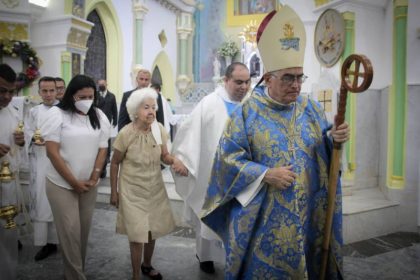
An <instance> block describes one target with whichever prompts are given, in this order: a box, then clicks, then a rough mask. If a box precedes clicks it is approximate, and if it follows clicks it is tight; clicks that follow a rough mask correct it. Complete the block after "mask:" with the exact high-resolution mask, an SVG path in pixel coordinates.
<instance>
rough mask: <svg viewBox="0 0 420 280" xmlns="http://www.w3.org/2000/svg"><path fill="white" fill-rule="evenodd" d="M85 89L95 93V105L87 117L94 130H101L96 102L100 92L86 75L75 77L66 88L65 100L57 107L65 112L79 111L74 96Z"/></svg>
mask: <svg viewBox="0 0 420 280" xmlns="http://www.w3.org/2000/svg"><path fill="white" fill-rule="evenodd" d="M84 88H92V89H93V92H94V97H93V104H92V107H90V109H89V111H88V113H87V115H88V116H89V120H90V124H91V125H92V127H93V128H94V129H96V128H101V124H100V122H99V118H98V115H97V113H96V102H97V100H98V92H97V91H96V85H95V82H94V81H93V80H92V78H90V77H88V76H85V75H76V76H74V77H73V79H71V81H70V83H69V85H68V86H67V88H66V92H65V93H64V96H63V99H62V100H61V102H60V103H59V104H58V105H57V106H58V107H59V108H61V109H63V110H64V111H71V112H76V111H77V109H76V106H74V102H75V101H74V97H73V96H74V95H75V94H76V92H78V91H79V90H81V89H84Z"/></svg>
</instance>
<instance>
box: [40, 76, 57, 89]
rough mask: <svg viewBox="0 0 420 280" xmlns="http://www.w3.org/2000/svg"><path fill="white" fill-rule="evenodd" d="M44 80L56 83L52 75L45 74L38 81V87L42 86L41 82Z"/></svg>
mask: <svg viewBox="0 0 420 280" xmlns="http://www.w3.org/2000/svg"><path fill="white" fill-rule="evenodd" d="M42 82H54V84H55V78H53V77H50V76H44V77H42V78H41V79H39V81H38V88H39V87H40V86H41V83H42Z"/></svg>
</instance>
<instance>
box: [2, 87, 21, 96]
mask: <svg viewBox="0 0 420 280" xmlns="http://www.w3.org/2000/svg"><path fill="white" fill-rule="evenodd" d="M17 92H18V91H17V89H15V88H12V89H7V88H5V87H0V94H1V95H5V94H6V93H8V94H9V95H12V96H15V95H16V94H17Z"/></svg>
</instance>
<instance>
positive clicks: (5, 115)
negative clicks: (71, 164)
mask: <svg viewBox="0 0 420 280" xmlns="http://www.w3.org/2000/svg"><path fill="white" fill-rule="evenodd" d="M0 123H1V125H0V143H1V144H4V145H8V146H9V147H10V152H9V153H7V154H6V155H5V156H3V157H0V164H1V163H2V162H3V161H4V160H8V161H9V162H10V169H11V171H12V172H14V173H15V174H16V173H18V172H17V170H18V166H19V154H20V150H21V148H20V147H18V146H17V145H15V143H14V137H13V132H14V131H15V129H16V127H17V126H18V123H19V114H18V111H17V109H16V108H15V107H13V106H12V105H11V104H9V105H8V106H7V107H5V108H3V109H0ZM16 186H17V185H16V181H11V182H8V183H4V182H0V188H1V190H0V196H1V204H0V207H2V206H7V205H10V204H12V205H17V196H16V195H17V194H16V191H17V188H16ZM4 224H5V221H4V220H3V219H1V220H0V256H1V264H0V275H1V279H5V280H8V279H16V267H17V236H18V233H17V228H14V229H5V228H4Z"/></svg>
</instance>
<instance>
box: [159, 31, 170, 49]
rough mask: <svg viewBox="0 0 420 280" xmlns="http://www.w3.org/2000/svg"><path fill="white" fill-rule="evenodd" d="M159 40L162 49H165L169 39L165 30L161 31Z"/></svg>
mask: <svg viewBox="0 0 420 280" xmlns="http://www.w3.org/2000/svg"><path fill="white" fill-rule="evenodd" d="M158 38H159V42H160V45H161V46H162V48H164V47H165V46H166V44H167V43H168V38H166V33H165V30H163V29H162V31H160V33H159V35H158Z"/></svg>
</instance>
